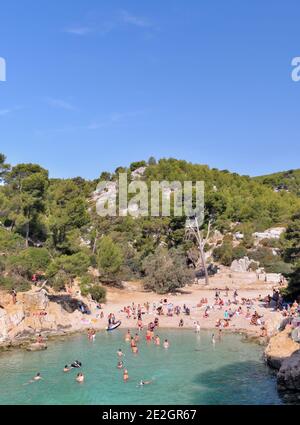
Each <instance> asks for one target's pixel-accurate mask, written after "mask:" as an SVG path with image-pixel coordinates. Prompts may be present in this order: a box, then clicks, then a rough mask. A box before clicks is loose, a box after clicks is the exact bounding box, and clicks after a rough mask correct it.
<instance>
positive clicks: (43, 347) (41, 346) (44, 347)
mask: <svg viewBox="0 0 300 425" xmlns="http://www.w3.org/2000/svg"><path fill="white" fill-rule="evenodd" d="M47 348H48V347H47V344H41V343H38V342H35V343H33V344H30V345H28V346H27V347H26V350H27V351H44V350H47Z"/></svg>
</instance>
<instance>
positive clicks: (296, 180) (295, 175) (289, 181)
mask: <svg viewBox="0 0 300 425" xmlns="http://www.w3.org/2000/svg"><path fill="white" fill-rule="evenodd" d="M254 180H256V181H257V182H259V183H262V184H264V185H267V186H269V187H271V188H272V189H273V190H275V191H277V192H280V191H287V192H290V193H294V194H295V195H297V196H300V169H297V170H289V171H282V172H279V173H273V174H268V175H266V176H259V177H255V178H254Z"/></svg>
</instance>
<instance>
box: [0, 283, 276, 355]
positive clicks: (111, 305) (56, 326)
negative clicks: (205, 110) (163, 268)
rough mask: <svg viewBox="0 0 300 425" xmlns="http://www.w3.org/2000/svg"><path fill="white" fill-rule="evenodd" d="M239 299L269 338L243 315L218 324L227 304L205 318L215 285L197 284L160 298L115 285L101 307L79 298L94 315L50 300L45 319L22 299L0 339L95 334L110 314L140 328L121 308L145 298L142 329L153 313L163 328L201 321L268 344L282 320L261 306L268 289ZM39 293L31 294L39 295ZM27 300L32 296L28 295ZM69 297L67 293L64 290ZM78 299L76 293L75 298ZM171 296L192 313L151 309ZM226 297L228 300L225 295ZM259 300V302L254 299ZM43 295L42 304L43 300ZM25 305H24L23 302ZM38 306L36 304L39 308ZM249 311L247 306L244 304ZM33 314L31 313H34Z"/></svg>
mask: <svg viewBox="0 0 300 425" xmlns="http://www.w3.org/2000/svg"><path fill="white" fill-rule="evenodd" d="M238 292H239V298H243V297H246V298H247V299H251V300H253V304H254V305H253V307H252V309H251V312H254V311H258V312H259V314H261V315H263V316H264V320H265V326H266V328H267V336H266V337H261V336H260V334H261V329H260V328H261V327H260V326H255V325H251V324H250V320H249V319H248V318H246V317H245V314H243V315H239V316H234V317H233V318H232V319H231V321H230V326H229V327H228V328H227V327H226V328H223V327H222V328H217V327H216V321H217V320H218V319H220V318H223V315H224V311H225V310H226V309H228V308H230V307H227V306H224V307H223V308H221V309H219V308H218V307H215V308H214V309H213V310H212V311H210V312H209V317H208V318H204V317H203V314H204V310H205V307H206V305H203V306H202V307H199V306H198V303H199V301H200V300H201V299H202V298H207V300H208V305H211V306H213V305H214V296H215V289H213V288H212V289H208V288H204V287H202V286H200V285H193V286H191V287H188V288H185V290H184V291H182V292H181V293H177V294H168V295H165V296H161V295H158V294H155V293H152V292H144V291H142V290H140V288H138V289H135V290H128V289H127V290H126V289H122V290H120V289H116V288H109V290H108V294H107V301H106V303H105V304H103V305H102V309H101V310H98V309H97V308H96V303H95V302H93V301H91V300H88V299H86V298H83V297H78V300H80V301H83V302H85V303H86V304H87V305H88V307H89V309H90V311H91V315H83V314H82V313H81V312H79V311H77V310H76V311H74V312H73V313H68V312H66V311H65V310H64V309H63V308H62V306H61V305H59V304H57V303H55V302H52V301H51V302H48V303H47V306H46V307H45V308H46V311H47V316H46V317H44V318H36V317H34V313H32V312H33V311H34V309H31V310H30V311H31V313H28V311H29V310H26V309H25V307H24V305H22V304H21V301H20V304H19V302H18V303H17V305H15V306H11V305H10V307H9V308H7V312H9V311H11V315H12V316H13V317H15V316H16V311H19V312H20V311H21V310H22V309H23V310H22V311H25V314H24V312H23V315H24V317H23V318H22V320H20V324H19V325H17V326H15V327H12V330H11V331H10V334H8V335H7V336H8V338H7V340H6V341H3V342H2V343H0V351H1V352H2V351H9V350H12V349H14V348H21V349H22V348H24V349H26V347H28V345H30V344H33V343H34V342H36V336H37V335H38V334H41V335H42V336H43V337H44V338H45V339H47V340H52V339H56V338H60V337H66V336H72V335H75V334H82V333H85V332H87V330H88V329H89V328H93V329H95V331H96V332H99V331H103V330H105V329H106V326H107V317H108V315H109V314H110V313H113V314H114V315H115V317H116V320H121V322H122V325H121V326H120V328H119V329H122V330H124V329H125V330H126V329H137V318H135V317H130V318H128V317H127V316H126V314H125V313H124V312H123V309H124V306H129V305H131V304H132V303H134V304H135V305H136V306H137V305H139V304H140V305H141V306H143V305H144V304H145V303H146V302H149V303H150V305H151V311H150V310H149V313H147V312H144V314H143V326H144V328H145V327H147V325H148V324H149V323H150V322H151V321H153V320H154V318H155V317H158V318H159V329H178V330H181V329H188V330H193V329H195V323H196V322H199V323H200V327H201V329H203V330H207V331H214V332H218V329H222V332H224V333H225V332H226V333H227V332H229V333H239V334H241V335H244V336H245V338H246V339H248V340H253V341H256V342H258V343H259V344H261V345H266V344H267V343H268V341H269V338H270V337H271V336H272V335H274V334H275V333H276V332H277V327H278V324H279V322H280V321H281V315H280V314H279V313H277V312H273V311H271V310H269V309H266V308H265V307H263V306H262V303H261V302H259V301H258V300H257V298H258V297H259V296H265V295H267V294H268V293H269V292H270V290H269V289H267V288H266V289H265V290H262V289H261V288H259V289H257V288H255V289H248V288H247V289H239V290H238ZM36 294H37V292H32V295H33V297H35V296H36ZM38 294H39V296H40V297H41V298H42V297H43V296H44V295H43V294H42V293H41V292H39V293H38ZM232 294H233V288H232V289H230V292H229V297H228V299H230V297H231V298H232ZM26 296H27V298H28V294H27V295H26ZM65 296H69V295H67V294H65ZM74 298H75V297H74ZM162 298H163V299H164V298H167V299H168V302H170V303H172V304H173V305H174V306H176V305H178V306H180V307H181V308H182V306H183V305H184V304H185V305H187V306H189V308H190V310H191V312H190V315H189V316H186V315H184V314H183V313H182V312H181V314H179V315H173V316H168V315H166V314H165V315H161V316H157V313H156V311H154V310H152V305H153V304H155V305H156V306H157V305H158V303H159V302H160V300H161V299H162ZM23 299H24V298H23V296H21V295H20V300H23ZM226 300H227V298H226ZM254 300H255V301H254ZM44 301H45V300H44V299H41V300H39V302H44ZM23 304H24V303H23ZM237 307H238V306H237V305H235V304H232V305H231V308H232V309H233V310H235V309H237ZM35 308H36V307H35ZM242 308H243V311H244V312H245V310H246V307H244V306H243V307H242ZM101 312H103V318H100V317H99V316H100V313H101ZM30 314H31V315H30ZM179 320H183V321H184V325H183V327H181V328H180V327H179Z"/></svg>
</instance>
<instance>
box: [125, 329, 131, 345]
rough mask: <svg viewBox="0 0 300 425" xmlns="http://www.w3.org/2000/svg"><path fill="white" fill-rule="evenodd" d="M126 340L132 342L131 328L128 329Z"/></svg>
mask: <svg viewBox="0 0 300 425" xmlns="http://www.w3.org/2000/svg"><path fill="white" fill-rule="evenodd" d="M125 341H126V342H130V341H131V334H130V330H129V329H128V331H127V334H126V335H125Z"/></svg>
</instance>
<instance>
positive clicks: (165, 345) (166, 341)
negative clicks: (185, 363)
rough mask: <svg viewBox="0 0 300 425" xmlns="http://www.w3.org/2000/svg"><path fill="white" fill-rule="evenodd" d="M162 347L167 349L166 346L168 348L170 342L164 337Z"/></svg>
mask: <svg viewBox="0 0 300 425" xmlns="http://www.w3.org/2000/svg"><path fill="white" fill-rule="evenodd" d="M164 348H165V349H166V350H167V349H168V348H170V343H169V341H168V340H167V339H166V340H165V342H164Z"/></svg>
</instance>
